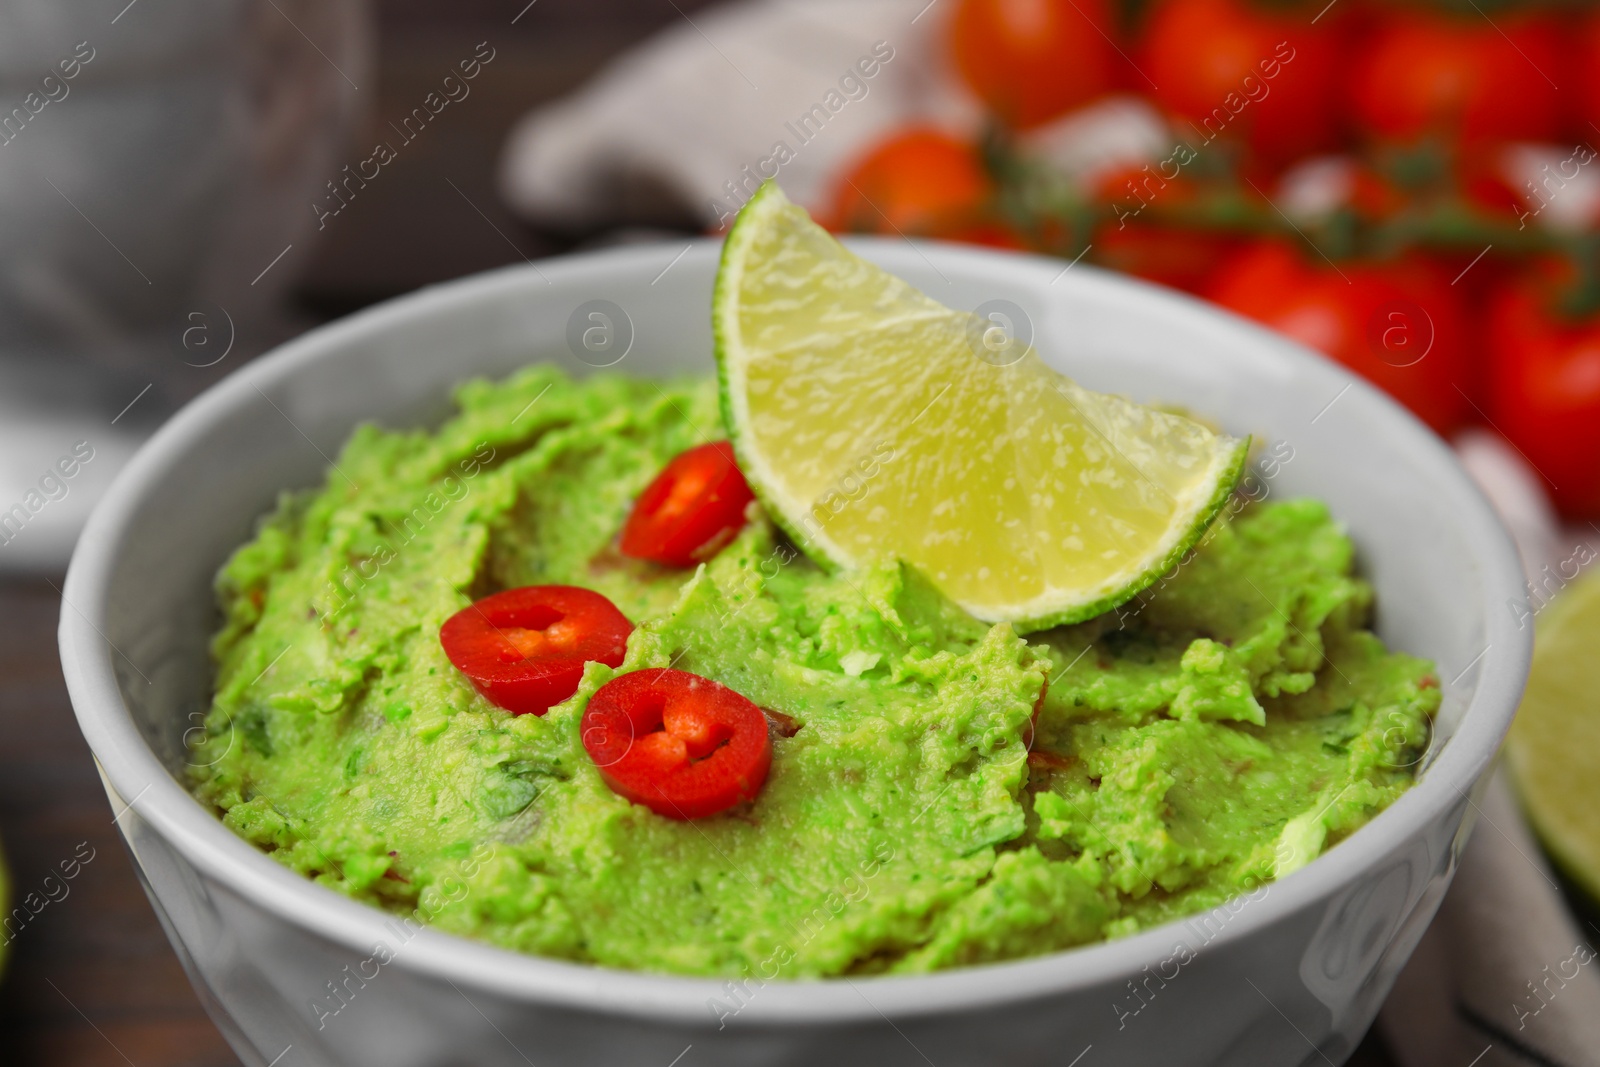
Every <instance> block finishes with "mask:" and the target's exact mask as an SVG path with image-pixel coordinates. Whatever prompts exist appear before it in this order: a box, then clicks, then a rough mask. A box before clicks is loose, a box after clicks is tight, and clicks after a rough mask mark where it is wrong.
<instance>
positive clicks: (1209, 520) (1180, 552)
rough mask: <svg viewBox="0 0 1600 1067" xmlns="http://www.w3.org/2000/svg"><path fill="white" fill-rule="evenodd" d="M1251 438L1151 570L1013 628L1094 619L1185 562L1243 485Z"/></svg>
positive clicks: (1241, 444) (1230, 459)
mask: <svg viewBox="0 0 1600 1067" xmlns="http://www.w3.org/2000/svg"><path fill="white" fill-rule="evenodd" d="M1251 440H1252V438H1250V437H1245V438H1244V439H1243V440H1241V441H1240V442H1239V444H1238V445H1237V446H1236V447H1235V448H1234V450H1233V451H1232V452H1231V453H1229V455H1228V462H1227V465H1226V469H1225V470H1224V473H1223V475H1222V477H1221V479H1220V480H1219V481H1218V483H1217V489H1216V492H1215V493H1213V494H1212V495H1211V499H1210V500H1209V501H1207V502H1206V506H1205V507H1204V508H1202V509H1201V510H1200V511H1199V512H1198V513H1197V518H1196V521H1195V522H1194V524H1193V525H1192V526H1191V527H1190V528H1189V530H1188V532H1187V533H1186V534H1185V535H1184V536H1183V537H1182V538H1180V539H1179V541H1178V543H1177V544H1175V545H1174V546H1173V547H1172V548H1171V550H1169V551H1168V552H1167V554H1166V555H1165V556H1163V557H1162V559H1161V562H1160V563H1158V564H1157V565H1155V566H1153V567H1151V568H1149V569H1147V570H1146V571H1144V572H1143V573H1142V574H1140V575H1139V577H1137V578H1135V579H1134V580H1133V581H1131V582H1129V583H1128V584H1127V585H1126V586H1123V587H1122V588H1121V589H1118V590H1117V591H1116V592H1114V593H1109V594H1107V595H1105V596H1103V597H1100V598H1099V599H1098V600H1093V601H1090V602H1088V603H1085V604H1079V605H1069V606H1067V607H1065V608H1062V609H1061V610H1060V611H1054V612H1049V613H1047V614H1044V615H1040V616H1037V617H1035V618H1029V619H1017V620H1013V621H1012V623H1011V627H1012V629H1014V630H1016V631H1017V632H1018V633H1022V634H1026V633H1033V632H1034V631H1035V630H1048V629H1050V628H1052V627H1055V626H1070V625H1072V624H1073V623H1076V622H1084V621H1086V620H1088V619H1092V618H1094V617H1095V616H1097V615H1104V614H1105V613H1106V612H1108V611H1111V610H1113V609H1114V608H1119V607H1121V606H1122V605H1123V604H1126V603H1127V602H1128V601H1130V600H1132V599H1133V598H1134V597H1136V596H1138V595H1139V594H1140V593H1142V592H1144V591H1145V590H1146V589H1148V588H1150V587H1151V586H1152V585H1154V584H1155V583H1156V582H1157V581H1159V580H1160V579H1161V578H1162V576H1164V575H1166V574H1169V573H1171V572H1172V571H1173V570H1174V569H1175V568H1176V567H1177V566H1178V564H1179V563H1180V562H1182V560H1183V558H1184V557H1185V556H1187V555H1188V554H1189V552H1190V551H1191V550H1193V549H1194V547H1195V546H1196V545H1198V544H1199V543H1200V541H1201V540H1202V539H1203V538H1204V537H1205V535H1206V533H1207V531H1209V530H1210V529H1211V527H1212V526H1213V525H1214V524H1215V523H1216V521H1217V516H1219V515H1221V514H1222V509H1223V508H1224V507H1226V506H1227V504H1228V499H1229V498H1230V497H1231V496H1233V491H1234V490H1235V489H1237V488H1238V487H1239V479H1241V478H1243V477H1244V471H1245V467H1246V466H1247V465H1248V464H1249V462H1250V442H1251Z"/></svg>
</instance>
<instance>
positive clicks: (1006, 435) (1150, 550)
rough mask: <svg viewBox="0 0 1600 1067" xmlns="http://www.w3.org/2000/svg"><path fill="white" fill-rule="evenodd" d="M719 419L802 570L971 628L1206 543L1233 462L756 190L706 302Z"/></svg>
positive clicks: (1178, 424) (1043, 616)
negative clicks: (940, 608)
mask: <svg viewBox="0 0 1600 1067" xmlns="http://www.w3.org/2000/svg"><path fill="white" fill-rule="evenodd" d="M712 325H713V330H714V331H715V336H716V350H717V365H718V372H719V377H720V383H721V389H722V407H723V417H724V420H725V421H726V422H727V426H728V432H729V434H730V436H731V437H732V439H733V445H734V449H735V451H736V452H737V453H738V456H739V462H740V466H741V467H742V468H743V470H744V473H745V477H746V478H747V479H749V481H750V485H751V487H752V488H753V489H754V490H755V492H756V494H757V496H758V497H760V499H761V502H762V504H763V505H764V506H765V507H766V509H767V511H768V512H769V513H770V514H771V515H772V516H773V518H774V519H775V520H776V521H777V522H779V523H780V524H781V525H782V526H783V527H784V528H785V529H786V530H787V531H788V533H789V534H790V536H792V537H793V538H794V539H795V541H796V543H797V544H799V545H800V547H801V548H802V549H804V550H805V551H806V552H807V554H809V555H810V556H811V557H812V558H813V559H816V560H818V561H819V562H822V563H824V564H826V565H836V566H841V567H854V566H859V565H861V564H863V563H866V562H869V561H871V560H873V559H878V558H886V557H894V556H897V557H899V558H901V559H903V560H906V561H907V562H909V563H911V564H913V565H914V566H916V567H917V568H918V569H919V570H921V571H922V572H923V573H924V574H925V575H927V577H928V578H929V579H930V580H931V581H932V582H933V583H934V584H935V585H936V586H937V587H938V588H939V589H940V590H941V591H943V592H944V594H945V595H946V596H948V597H949V598H950V599H951V600H953V601H954V602H955V603H957V604H959V605H960V606H961V607H963V608H965V609H966V610H967V611H969V612H971V613H972V614H973V615H975V616H977V617H978V618H980V619H984V620H988V621H993V622H999V621H1009V622H1012V623H1015V624H1017V626H1018V628H1019V629H1023V630H1030V629H1040V628H1043V627H1046V626H1054V625H1058V624H1061V623H1068V622H1076V621H1079V620H1082V619H1086V618H1089V617H1091V616H1094V615H1097V614H1100V613H1101V612H1103V611H1106V610H1108V609H1109V608H1111V607H1114V606H1115V605H1117V604H1119V603H1121V602H1122V601H1124V600H1126V599H1128V598H1129V597H1131V596H1133V595H1134V594H1135V593H1137V592H1138V591H1139V590H1140V589H1142V588H1144V587H1145V586H1147V585H1149V584H1150V583H1151V582H1153V581H1154V580H1155V579H1156V578H1158V577H1160V576H1161V575H1162V574H1163V573H1165V572H1166V571H1167V570H1168V569H1170V568H1171V567H1172V566H1173V565H1174V564H1175V563H1176V562H1177V560H1178V558H1179V557H1180V556H1182V554H1183V553H1184V552H1185V551H1186V550H1187V549H1188V548H1189V547H1190V546H1192V545H1193V544H1194V543H1195V542H1196V541H1197V540H1198V539H1199V538H1200V536H1201V534H1203V533H1204V532H1205V529H1206V527H1207V526H1209V525H1210V523H1211V521H1212V520H1213V519H1214V518H1215V517H1216V515H1217V512H1218V510H1219V509H1220V508H1221V507H1222V505H1223V504H1224V503H1225V502H1226V500H1227V498H1228V494H1229V493H1230V492H1231V491H1232V489H1233V487H1234V485H1235V484H1236V482H1237V481H1238V478H1239V475H1240V473H1241V472H1242V470H1243V467H1244V463H1245V455H1246V449H1247V445H1248V441H1240V440H1237V439H1235V438H1232V437H1226V436H1223V435H1220V434H1217V433H1213V432H1212V431H1211V430H1209V429H1207V428H1206V427H1204V426H1201V425H1200V424H1199V423H1197V422H1194V421H1192V420H1190V419H1186V418H1183V417H1181V416H1178V415H1172V414H1167V413H1165V412H1160V411H1154V410H1152V409H1150V408H1146V407H1142V406H1140V405H1138V404H1134V403H1132V402H1130V401H1128V400H1124V399H1122V398H1120V397H1115V396H1106V395H1103V394H1100V393H1094V392H1090V391H1089V390H1087V389H1084V388H1082V387H1080V386H1079V385H1077V384H1076V383H1075V382H1073V381H1071V380H1070V379H1068V378H1066V377H1063V376H1062V375H1060V374H1058V373H1056V372H1055V371H1054V370H1051V369H1050V368H1049V367H1048V366H1046V365H1045V363H1044V361H1043V360H1041V359H1040V358H1039V356H1038V354H1037V353H1035V352H1034V351H1033V350H1032V349H1030V348H1028V347H1026V346H1025V345H1021V344H1018V343H1016V342H1014V341H1011V340H1009V339H1008V338H1007V337H1006V335H1004V333H1001V334H998V335H997V334H996V332H995V331H996V326H995V324H994V323H991V322H988V321H985V320H982V319H979V318H977V317H976V316H975V315H973V314H971V313H968V312H962V311H956V310H953V309H951V308H947V307H945V306H944V305H942V304H940V303H938V302H937V301H934V300H932V299H930V298H929V297H927V296H925V295H923V294H922V293H920V292H918V291H917V290H916V289H914V288H912V287H911V286H910V285H909V284H907V283H906V282H904V281H902V280H900V279H899V278H896V277H894V276H893V275H891V274H889V273H887V272H885V271H883V270H881V269H879V268H878V267H875V266H873V265H872V264H870V263H868V262H866V261H865V260H862V259H861V258H859V257H857V256H855V255H854V254H852V253H851V252H849V251H847V250H846V249H845V248H844V247H843V246H842V245H840V244H839V243H838V242H837V241H835V240H834V239H833V237H831V236H830V235H829V234H828V233H827V231H825V230H823V229H822V228H821V227H820V226H818V225H817V224H816V223H814V222H812V221H811V219H810V218H809V217H808V216H807V215H806V213H805V212H804V211H803V210H802V209H800V208H799V207H796V206H795V205H794V204H791V203H790V202H789V201H788V199H787V198H785V197H784V195H783V193H782V192H781V191H780V190H779V189H778V187H777V186H775V185H773V184H771V183H768V184H767V185H765V186H763V187H762V188H761V190H760V191H758V192H757V193H756V195H755V196H753V197H752V198H751V199H750V202H749V203H748V204H746V205H745V207H744V210H743V211H741V212H740V214H739V218H738V220H737V221H736V222H735V223H734V225H733V229H732V230H731V231H730V232H729V234H728V238H727V243H726V244H725V245H724V248H723V253H722V266H721V269H720V271H719V272H718V274H717V285H716V294H715V296H714V298H713V302H712Z"/></svg>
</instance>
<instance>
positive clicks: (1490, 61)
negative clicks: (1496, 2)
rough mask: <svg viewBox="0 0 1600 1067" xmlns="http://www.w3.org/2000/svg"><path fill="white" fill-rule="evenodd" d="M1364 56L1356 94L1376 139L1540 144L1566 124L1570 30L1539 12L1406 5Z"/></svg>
mask: <svg viewBox="0 0 1600 1067" xmlns="http://www.w3.org/2000/svg"><path fill="white" fill-rule="evenodd" d="M1354 59H1355V62H1354V64H1353V66H1352V69H1351V82H1350V99H1351V102H1352V105H1353V107H1354V110H1355V114H1356V116H1357V118H1358V119H1359V120H1360V122H1361V124H1362V126H1363V127H1364V128H1365V129H1366V131H1367V132H1368V133H1370V134H1372V135H1374V136H1377V137H1380V138H1390V139H1394V140H1401V141H1412V140H1416V139H1417V138H1420V137H1424V136H1427V135H1430V134H1433V135H1446V136H1456V137H1460V138H1463V139H1465V140H1467V141H1469V142H1470V141H1481V140H1485V139H1495V140H1501V139H1515V140H1529V141H1539V140H1549V139H1550V138H1552V137H1553V136H1555V134H1556V133H1557V132H1558V130H1559V128H1560V123H1561V103H1562V101H1561V96H1560V94H1559V92H1558V91H1557V89H1556V86H1555V85H1554V84H1552V82H1551V80H1550V79H1552V78H1556V77H1559V76H1561V73H1562V70H1563V67H1562V62H1561V60H1562V47H1561V37H1560V31H1559V30H1558V29H1557V28H1556V25H1555V24H1554V23H1553V22H1552V21H1550V20H1548V19H1546V18H1542V17H1540V16H1538V15H1521V14H1517V13H1515V12H1497V13H1496V15H1495V17H1494V20H1493V21H1492V22H1491V21H1490V20H1489V19H1487V18H1485V17H1483V16H1482V15H1481V14H1479V13H1475V12H1466V13H1464V14H1460V15H1449V14H1445V13H1442V12H1441V13H1430V12H1418V11H1396V12H1394V13H1392V14H1389V15H1387V16H1385V17H1384V18H1382V19H1381V20H1380V21H1379V23H1378V24H1377V26H1376V27H1375V28H1374V29H1373V30H1372V32H1371V33H1370V34H1369V35H1367V40H1366V41H1365V42H1364V47H1363V48H1362V49H1361V50H1360V51H1359V53H1358V54H1357V55H1356V56H1355V57H1354Z"/></svg>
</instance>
